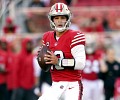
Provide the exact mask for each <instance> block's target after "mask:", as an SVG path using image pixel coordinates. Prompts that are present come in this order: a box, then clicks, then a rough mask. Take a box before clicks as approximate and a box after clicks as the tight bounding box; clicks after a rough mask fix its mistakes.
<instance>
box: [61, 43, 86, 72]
mask: <svg viewBox="0 0 120 100" xmlns="http://www.w3.org/2000/svg"><path fill="white" fill-rule="evenodd" d="M71 53H72V55H73V59H65V58H63V59H60V60H59V66H61V67H64V68H72V69H74V70H82V69H83V68H84V67H85V61H86V55H85V46H84V45H77V46H75V47H73V48H72V49H71Z"/></svg>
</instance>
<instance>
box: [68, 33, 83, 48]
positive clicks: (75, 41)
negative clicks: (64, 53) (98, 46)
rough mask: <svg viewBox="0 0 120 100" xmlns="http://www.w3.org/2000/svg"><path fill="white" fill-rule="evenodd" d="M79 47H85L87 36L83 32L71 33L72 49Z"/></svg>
mask: <svg viewBox="0 0 120 100" xmlns="http://www.w3.org/2000/svg"><path fill="white" fill-rule="evenodd" d="M77 45H84V46H85V35H84V34H83V33H82V32H79V31H74V32H72V33H71V44H70V47H71V49H72V48H73V47H75V46H77Z"/></svg>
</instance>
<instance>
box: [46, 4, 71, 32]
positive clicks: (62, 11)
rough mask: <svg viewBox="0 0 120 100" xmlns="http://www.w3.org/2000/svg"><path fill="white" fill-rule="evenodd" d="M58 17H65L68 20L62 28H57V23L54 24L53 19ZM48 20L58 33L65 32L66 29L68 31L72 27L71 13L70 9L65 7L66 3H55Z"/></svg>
mask: <svg viewBox="0 0 120 100" xmlns="http://www.w3.org/2000/svg"><path fill="white" fill-rule="evenodd" d="M58 15H65V16H67V18H68V19H67V21H66V23H65V25H64V27H62V28H58V27H56V26H55V23H54V22H53V17H54V16H58ZM48 18H49V20H50V26H51V28H52V29H54V30H56V31H58V32H63V31H64V30H65V29H67V28H68V27H69V26H70V23H71V22H70V19H71V12H70V10H69V9H68V7H67V5H65V4H64V3H55V4H54V5H53V6H52V7H51V9H50V12H49V14H48Z"/></svg>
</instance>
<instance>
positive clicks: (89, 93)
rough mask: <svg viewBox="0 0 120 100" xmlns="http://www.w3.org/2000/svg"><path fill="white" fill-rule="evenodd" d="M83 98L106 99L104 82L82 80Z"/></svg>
mask: <svg viewBox="0 0 120 100" xmlns="http://www.w3.org/2000/svg"><path fill="white" fill-rule="evenodd" d="M82 83H83V96H82V100H104V99H103V98H104V95H103V82H102V81H101V80H85V79H83V80H82Z"/></svg>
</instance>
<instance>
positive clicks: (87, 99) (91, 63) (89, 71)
mask: <svg viewBox="0 0 120 100" xmlns="http://www.w3.org/2000/svg"><path fill="white" fill-rule="evenodd" d="M87 36H88V38H87V37H86V48H85V50H86V66H85V68H84V70H83V73H82V82H83V87H84V90H83V96H82V100H102V99H103V82H102V80H100V79H99V78H98V73H99V71H100V68H99V67H100V62H99V60H100V59H102V55H103V54H102V53H101V54H100V53H99V54H98V52H97V45H96V41H95V39H94V37H92V36H91V35H87Z"/></svg>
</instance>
